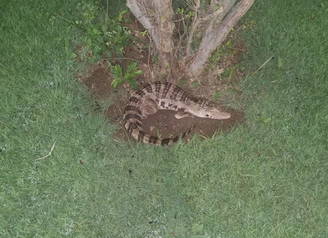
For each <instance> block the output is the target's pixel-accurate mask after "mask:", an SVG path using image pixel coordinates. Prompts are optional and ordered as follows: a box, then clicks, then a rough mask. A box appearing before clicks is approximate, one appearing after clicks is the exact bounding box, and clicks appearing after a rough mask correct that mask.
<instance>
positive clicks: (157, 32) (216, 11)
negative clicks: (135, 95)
mask: <svg viewBox="0 0 328 238" xmlns="http://www.w3.org/2000/svg"><path fill="white" fill-rule="evenodd" d="M235 2H236V0H211V1H210V4H209V6H208V7H207V9H205V10H204V9H203V8H202V7H201V0H194V3H195V5H194V6H191V5H190V7H191V9H192V10H193V11H194V13H195V14H194V18H193V22H192V25H191V30H190V32H189V37H188V38H187V40H186V41H187V44H186V47H185V48H186V52H185V53H186V56H189V55H191V54H192V53H193V52H191V44H192V42H193V39H194V37H195V36H194V32H196V29H199V30H202V33H203V36H202V39H201V43H200V46H199V48H198V50H197V52H196V55H195V58H194V59H193V61H192V62H191V64H190V66H189V67H188V68H187V69H186V73H187V74H192V75H194V76H199V75H200V74H201V73H202V72H203V71H204V69H205V66H206V65H205V64H206V62H207V60H208V58H209V57H210V56H211V53H212V52H213V51H214V50H215V49H216V48H217V47H218V46H219V45H220V44H222V42H223V41H224V40H225V39H226V37H227V35H228V33H229V32H230V31H231V29H232V28H233V27H234V26H235V25H236V23H237V22H238V20H239V19H240V18H241V17H243V16H244V15H245V13H246V12H247V11H248V9H249V8H250V7H251V6H252V4H253V3H254V0H240V1H239V3H238V4H237V6H236V7H235V8H234V9H233V10H232V11H230V9H231V8H232V6H233V5H234V4H235ZM203 3H204V2H203ZM205 4H206V3H205ZM127 7H128V8H129V9H130V11H131V12H132V13H133V14H134V15H135V17H136V18H137V19H138V20H139V21H140V23H141V24H142V25H143V26H144V28H145V29H147V30H148V34H149V36H150V38H151V40H152V43H153V45H154V46H155V48H156V49H157V50H158V59H159V63H160V66H161V72H162V73H163V72H165V73H166V74H169V73H170V66H171V63H172V62H173V60H174V59H173V57H174V54H173V51H174V44H173V30H174V27H175V25H174V23H173V9H172V0H127ZM218 7H219V8H218ZM200 9H202V10H200ZM229 12H230V13H229Z"/></svg>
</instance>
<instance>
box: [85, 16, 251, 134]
mask: <svg viewBox="0 0 328 238" xmlns="http://www.w3.org/2000/svg"><path fill="white" fill-rule="evenodd" d="M129 27H130V28H131V29H133V31H132V32H133V34H134V35H135V36H136V37H137V41H136V42H135V44H132V45H131V46H129V47H128V48H127V49H126V50H125V59H119V60H116V62H113V61H115V59H112V61H111V63H112V64H115V63H119V64H120V65H121V66H122V68H126V67H127V65H129V63H130V62H131V59H134V60H136V61H138V62H139V66H138V68H140V69H141V70H142V71H143V74H142V75H140V76H138V77H137V82H138V85H139V86H142V85H144V84H146V83H151V82H154V81H156V80H159V79H157V78H156V79H155V78H154V75H158V74H157V73H159V72H157V65H156V64H154V63H153V62H151V59H152V58H153V57H152V56H151V52H149V51H147V50H146V51H145V50H143V49H147V47H144V46H145V45H147V44H149V42H148V39H147V38H146V37H142V34H140V33H141V32H143V29H142V27H141V26H140V24H139V23H138V22H137V21H133V22H131V23H130V24H129ZM228 40H229V41H233V49H232V50H233V53H232V54H229V55H225V56H223V57H222V59H221V60H220V61H219V62H218V63H217V64H216V65H215V66H213V67H212V68H211V70H209V71H207V72H205V73H204V74H203V75H202V76H201V79H195V78H189V79H186V78H185V75H179V74H177V75H170V76H169V77H167V78H166V80H167V81H170V82H172V83H175V84H177V85H179V86H180V87H182V88H183V89H184V90H185V91H187V92H189V93H191V94H192V95H194V96H196V97H203V98H206V99H208V100H211V101H215V100H214V99H215V93H217V92H219V93H220V99H219V100H218V103H220V102H222V101H225V100H226V99H227V98H229V99H230V100H231V98H233V100H236V98H240V95H241V90H240V89H239V88H238V86H237V85H238V83H239V82H240V80H241V79H242V78H243V73H241V72H240V71H239V70H238V68H237V67H236V69H234V70H233V71H232V73H231V74H230V75H229V80H223V79H222V78H223V73H224V72H225V70H226V69H229V68H233V67H234V66H235V65H236V64H237V63H238V60H239V59H240V56H241V55H242V53H243V52H244V51H245V49H244V48H245V46H244V44H243V43H242V42H241V41H240V39H238V38H236V36H231V37H230V38H229V39H228ZM148 48H149V47H148ZM177 67H178V66H177ZM177 70H178V69H177ZM79 79H80V81H81V82H82V83H83V84H85V85H86V86H87V87H88V89H89V91H90V92H91V93H92V95H93V96H94V99H95V102H96V103H98V102H99V101H101V100H106V99H108V98H111V99H112V100H113V101H114V103H113V104H112V105H111V106H110V107H109V108H108V109H107V110H106V112H105V116H106V117H107V118H108V119H109V121H110V122H111V123H117V124H119V126H120V128H121V129H119V130H118V132H117V133H116V134H115V135H113V137H114V138H115V139H117V140H127V139H128V137H127V133H126V132H125V131H124V128H123V126H122V114H123V110H124V107H125V105H126V103H127V100H128V98H129V97H130V91H131V89H130V88H129V85H127V84H126V85H123V86H121V87H120V88H118V89H114V88H113V87H112V86H111V81H112V75H111V72H110V70H109V69H108V66H107V60H106V59H104V60H101V61H99V62H98V63H97V64H95V65H92V66H91V67H90V70H89V71H88V73H86V74H85V75H82V76H80V77H79ZM162 81H163V80H162ZM181 84H182V85H181ZM232 92H233V93H234V94H235V95H233V96H232V97H231V93H232ZM228 94H229V96H228ZM226 111H228V112H230V113H231V118H230V119H227V120H212V119H204V118H198V117H194V118H190V117H187V118H183V119H179V120H178V119H176V118H175V116H174V115H175V113H176V112H174V111H167V110H159V111H158V112H157V113H155V114H154V115H152V116H149V117H148V118H147V119H144V120H143V126H144V130H145V132H147V133H149V134H150V135H154V136H160V137H162V138H163V137H170V136H175V135H180V134H182V133H183V132H185V131H188V130H189V129H190V128H191V127H193V126H195V128H194V129H193V130H192V132H191V133H190V134H189V135H188V136H187V137H186V138H187V139H188V138H191V137H193V135H194V134H197V135H200V138H206V137H212V136H213V134H214V133H216V132H217V133H220V132H222V131H227V130H229V129H230V128H232V127H233V126H234V125H236V124H239V123H242V122H243V121H244V114H243V113H242V112H241V111H240V108H239V109H238V110H236V109H231V108H226ZM132 140H133V139H132Z"/></svg>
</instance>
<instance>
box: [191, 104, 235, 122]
mask: <svg viewBox="0 0 328 238" xmlns="http://www.w3.org/2000/svg"><path fill="white" fill-rule="evenodd" d="M192 104H193V105H192V106H191V107H190V108H188V111H189V112H190V113H191V114H193V115H195V116H197V117H201V118H209V119H219V120H223V119H229V118H230V117H231V114H230V113H228V112H225V111H223V110H222V109H220V107H219V106H218V105H217V104H215V103H213V102H211V101H207V100H204V101H203V100H202V101H199V102H197V103H195V102H194V103H192Z"/></svg>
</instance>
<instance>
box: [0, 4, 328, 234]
mask: <svg viewBox="0 0 328 238" xmlns="http://www.w3.org/2000/svg"><path fill="white" fill-rule="evenodd" d="M80 1H81V0H74V1H41V0H35V1H27V0H26V1H7V3H5V2H6V1H2V3H0V32H1V33H0V52H1V58H0V99H1V103H0V163H1V166H0V237H34V238H36V237H115V238H116V237H147V238H150V237H179V238H180V237H194V238H201V237H297V238H299V237H328V148H327V147H328V81H327V79H328V76H327V75H328V40H327V39H328V31H327V29H328V17H327V14H328V12H327V11H328V10H327V9H328V2H327V1H321V2H322V3H321V4H320V1H314V2H312V1H307V0H296V1H286V0H277V1H260V0H259V1H256V3H255V4H254V5H253V7H252V8H251V10H250V11H249V13H248V14H247V15H246V16H245V18H244V19H243V21H244V22H246V23H247V22H249V24H246V25H247V26H249V28H248V30H246V31H244V32H243V34H242V35H243V37H244V39H245V41H246V42H247V44H248V45H249V49H250V52H249V53H248V56H247V60H245V62H243V63H242V64H243V66H244V68H245V69H246V70H247V71H248V72H249V74H248V76H247V77H246V79H245V80H244V81H243V82H242V87H243V90H244V94H245V97H246V98H247V100H246V101H245V102H241V103H243V104H245V105H246V110H245V114H246V122H245V123H244V124H243V125H240V126H237V127H236V128H235V129H234V130H233V131H232V132H230V133H226V134H223V135H220V136H218V137H215V138H212V139H208V140H205V141H203V142H199V141H198V139H197V138H194V140H192V141H191V142H190V143H189V144H187V145H183V144H181V143H178V144H176V145H175V146H173V147H171V148H161V147H152V146H147V145H141V144H138V145H137V146H131V145H130V144H129V143H127V142H117V141H115V140H113V139H112V137H111V135H112V134H113V133H114V132H115V131H116V129H117V128H115V126H113V125H110V124H109V123H108V122H107V121H106V120H105V118H104V117H103V116H102V115H101V113H98V114H97V113H95V107H96V106H95V105H94V103H93V100H92V98H91V96H90V95H89V93H88V92H87V90H86V88H84V87H83V86H82V85H80V84H79V83H78V82H76V81H75V80H74V77H73V75H74V73H75V72H76V70H77V69H75V68H74V66H75V63H74V61H73V60H72V52H73V49H72V48H71V46H72V45H74V43H77V42H78V41H79V40H81V36H80V35H79V34H77V32H74V31H73V30H72V29H70V28H69V27H68V26H69V25H68V24H67V23H66V21H64V20H63V19H62V17H60V16H63V15H64V17H65V16H68V15H69V16H70V17H71V18H72V19H74V17H75V16H78V15H79V14H80V12H78V10H77V7H76V6H77V4H78V3H79V2H80ZM64 13H65V14H66V15H65V14H64ZM75 41H76V42H75ZM272 56H274V58H273V59H271V60H270V61H268V63H267V64H265V66H264V67H262V68H261V69H260V70H259V71H257V72H256V73H255V74H253V75H252V72H254V71H255V70H256V69H257V68H259V67H260V66H261V65H263V63H264V62H265V61H266V60H268V59H269V58H271V57H272ZM55 142H56V144H55V146H54V149H53V151H52V154H51V156H49V157H47V158H45V159H42V160H37V159H38V158H40V157H42V156H45V155H47V154H48V153H49V151H50V149H51V147H52V146H53V144H54V143H55Z"/></svg>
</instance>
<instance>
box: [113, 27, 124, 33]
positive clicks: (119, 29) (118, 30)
mask: <svg viewBox="0 0 328 238" xmlns="http://www.w3.org/2000/svg"><path fill="white" fill-rule="evenodd" d="M113 29H114V31H116V32H118V33H122V32H123V29H122V27H121V25H115V26H114V27H113Z"/></svg>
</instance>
